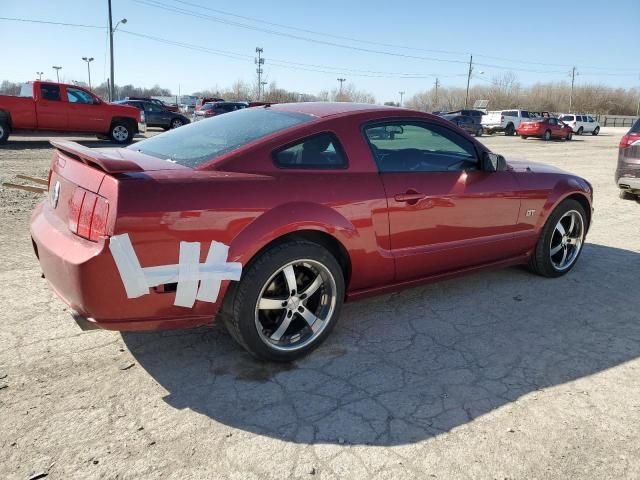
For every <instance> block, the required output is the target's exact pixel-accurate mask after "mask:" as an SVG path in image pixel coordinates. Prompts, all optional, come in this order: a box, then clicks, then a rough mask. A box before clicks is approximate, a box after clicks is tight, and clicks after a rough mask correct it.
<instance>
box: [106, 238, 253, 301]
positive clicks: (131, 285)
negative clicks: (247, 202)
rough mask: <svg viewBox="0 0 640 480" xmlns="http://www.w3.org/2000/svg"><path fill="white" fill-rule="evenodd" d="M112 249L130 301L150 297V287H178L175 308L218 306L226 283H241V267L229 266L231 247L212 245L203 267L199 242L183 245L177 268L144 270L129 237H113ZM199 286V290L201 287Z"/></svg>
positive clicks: (236, 264)
mask: <svg viewBox="0 0 640 480" xmlns="http://www.w3.org/2000/svg"><path fill="white" fill-rule="evenodd" d="M109 249H110V250H111V254H112V255H113V259H114V260H115V262H116V267H117V268H118V272H119V273H120V277H121V278H122V283H123V284H124V288H125V291H126V292H127V297H129V298H137V297H140V296H142V295H146V294H148V293H149V288H150V287H156V286H158V285H162V284H165V283H177V284H178V287H177V289H176V298H175V301H174V302H173V304H174V305H176V306H180V307H188V308H191V307H193V305H194V303H195V301H196V300H202V301H205V302H215V301H216V300H217V299H218V294H219V293H220V283H221V282H222V281H223V280H236V281H237V280H240V275H241V273H242V264H241V263H239V262H227V256H228V254H229V247H228V246H227V245H225V244H223V243H219V242H215V241H213V242H211V246H210V247H209V252H208V254H207V258H206V260H205V262H204V263H199V261H200V242H180V254H179V259H178V264H174V265H161V266H156V267H146V268H142V267H141V266H140V262H139V260H138V257H137V255H136V252H135V250H134V249H133V245H132V244H131V239H130V238H129V235H128V234H126V233H125V234H122V235H114V236H113V237H111V239H110V243H109ZM198 284H199V286H198Z"/></svg>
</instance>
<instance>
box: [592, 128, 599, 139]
mask: <svg viewBox="0 0 640 480" xmlns="http://www.w3.org/2000/svg"><path fill="white" fill-rule="evenodd" d="M599 133H600V127H596V129H595V130H594V131H593V132H591V135H593V136H594V137H595V136H596V135H598V134H599Z"/></svg>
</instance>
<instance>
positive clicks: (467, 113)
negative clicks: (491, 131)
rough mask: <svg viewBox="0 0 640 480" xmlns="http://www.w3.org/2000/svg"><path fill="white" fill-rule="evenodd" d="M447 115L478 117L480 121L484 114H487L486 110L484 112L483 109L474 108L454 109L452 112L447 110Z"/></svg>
mask: <svg viewBox="0 0 640 480" xmlns="http://www.w3.org/2000/svg"><path fill="white" fill-rule="evenodd" d="M446 115H464V116H467V117H473V118H475V119H477V121H478V123H479V122H480V120H481V119H482V116H483V115H485V112H483V111H482V110H474V109H469V110H465V109H463V110H453V111H451V112H446Z"/></svg>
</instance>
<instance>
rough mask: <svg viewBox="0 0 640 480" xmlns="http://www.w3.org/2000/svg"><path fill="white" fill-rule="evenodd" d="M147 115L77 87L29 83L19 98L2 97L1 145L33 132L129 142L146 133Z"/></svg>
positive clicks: (50, 83) (51, 83) (0, 100)
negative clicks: (90, 136) (14, 135)
mask: <svg viewBox="0 0 640 480" xmlns="http://www.w3.org/2000/svg"><path fill="white" fill-rule="evenodd" d="M146 128H147V127H146V124H145V116H144V112H140V111H139V110H137V109H136V108H133V107H130V106H128V105H114V104H112V103H108V102H105V101H104V100H102V99H101V98H99V97H98V96H96V95H94V94H93V93H92V92H90V91H89V90H85V89H84V88H82V87H78V86H76V85H66V84H64V83H53V82H41V81H35V82H27V83H25V84H24V85H23V86H22V89H21V91H20V95H19V96H9V95H0V144H3V143H6V141H7V139H8V138H9V135H10V134H15V133H28V132H31V131H34V130H36V131H48V132H62V133H82V134H84V133H92V134H97V135H98V136H100V137H109V138H110V139H111V140H112V141H113V142H115V143H129V142H131V141H132V140H133V137H134V136H135V135H136V134H137V133H144V132H145V131H146Z"/></svg>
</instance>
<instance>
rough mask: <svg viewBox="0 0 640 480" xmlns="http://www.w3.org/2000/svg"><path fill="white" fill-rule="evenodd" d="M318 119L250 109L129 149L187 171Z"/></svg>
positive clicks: (190, 126) (137, 144)
mask: <svg viewBox="0 0 640 480" xmlns="http://www.w3.org/2000/svg"><path fill="white" fill-rule="evenodd" d="M314 119H315V117H313V116H311V115H306V114H303V113H294V112H283V111H281V110H279V111H276V110H270V109H268V108H247V109H241V110H238V111H235V112H231V113H228V114H226V115H220V116H216V117H211V118H209V119H207V120H202V121H200V122H195V123H191V124H189V125H186V126H184V127H181V128H177V129H175V130H170V131H168V132H166V133H162V134H160V135H157V136H155V137H152V138H148V139H146V140H143V141H141V142H138V143H136V144H134V145H131V146H130V147H128V148H129V149H131V150H136V151H139V152H142V153H144V154H147V155H151V156H153V157H157V158H162V159H164V160H169V161H171V162H174V163H178V164H180V165H184V166H187V167H197V166H199V165H202V164H203V163H206V162H209V161H211V160H214V159H215V158H217V157H219V156H221V155H223V154H225V153H228V152H231V151H232V150H236V149H237V148H240V147H242V146H243V145H247V144H248V143H251V142H254V141H255V140H259V139H260V138H263V137H266V136H268V135H271V134H272V133H276V132H279V131H281V130H286V129H287V128H291V127H294V126H296V125H300V124H303V123H306V122H310V121H312V120H314Z"/></svg>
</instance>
